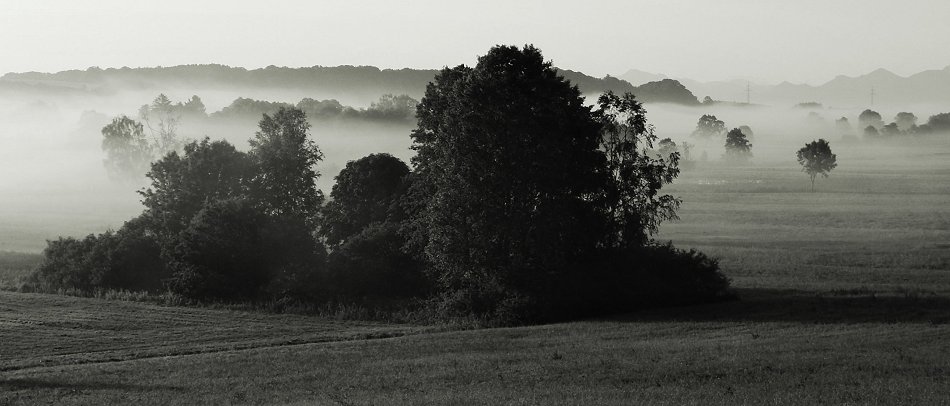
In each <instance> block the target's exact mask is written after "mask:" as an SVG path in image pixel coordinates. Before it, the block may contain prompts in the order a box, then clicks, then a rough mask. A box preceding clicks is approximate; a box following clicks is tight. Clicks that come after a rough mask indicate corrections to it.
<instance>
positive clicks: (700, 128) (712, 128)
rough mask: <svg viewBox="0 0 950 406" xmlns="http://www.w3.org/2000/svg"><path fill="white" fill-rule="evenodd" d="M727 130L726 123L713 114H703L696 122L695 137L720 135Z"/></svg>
mask: <svg viewBox="0 0 950 406" xmlns="http://www.w3.org/2000/svg"><path fill="white" fill-rule="evenodd" d="M725 131H726V123H724V122H723V121H722V120H719V119H717V118H716V116H714V115H711V114H703V116H702V117H700V118H699V121H697V122H696V129H695V130H693V136H694V137H700V138H704V139H709V138H711V137H718V136H720V135H722V133H724V132H725Z"/></svg>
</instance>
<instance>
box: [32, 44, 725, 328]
mask: <svg viewBox="0 0 950 406" xmlns="http://www.w3.org/2000/svg"><path fill="white" fill-rule="evenodd" d="M410 105H415V102H414V101H413V100H410V99H400V98H397V97H394V98H391V99H390V100H388V101H385V103H384V102H381V103H380V105H379V106H375V107H374V108H376V109H377V110H379V111H402V110H404V109H405V108H408V107H409V106H410ZM400 114H401V113H400ZM416 115H417V118H418V126H417V128H416V129H415V130H414V131H413V132H412V134H411V137H412V141H413V149H414V150H415V151H416V156H415V157H414V158H413V160H412V167H411V168H410V167H409V166H407V165H406V164H405V163H404V162H402V161H400V160H399V159H397V158H395V157H392V156H390V155H388V154H373V155H369V156H367V157H364V158H361V159H359V160H356V161H352V162H350V163H348V164H347V165H346V167H345V168H344V169H343V170H342V171H341V172H340V174H339V175H338V176H337V177H336V184H335V185H334V186H333V189H332V191H331V192H330V194H329V201H328V202H324V196H323V195H322V193H321V192H320V191H319V190H318V189H317V188H316V187H315V180H316V179H317V177H318V176H319V172H317V171H316V169H315V167H316V165H317V164H318V163H319V162H320V161H321V159H322V154H321V152H320V150H319V148H318V147H317V146H316V144H315V143H314V142H313V141H312V140H311V139H310V137H309V128H310V127H309V124H308V122H307V119H306V113H305V112H304V111H302V110H300V109H297V108H287V107H280V108H278V110H277V111H276V112H274V113H273V114H265V115H263V119H262V120H261V121H260V123H259V127H260V130H259V131H258V132H257V133H256V134H255V136H254V138H253V139H252V140H251V143H250V144H251V149H250V151H249V152H246V153H245V152H241V151H238V150H237V149H235V148H234V147H233V146H231V145H230V144H228V143H227V142H225V141H211V140H209V139H207V138H206V139H204V140H201V141H196V142H191V143H189V144H187V145H185V146H184V148H183V149H182V151H181V152H178V151H172V152H170V153H168V154H167V155H165V156H164V157H163V158H162V159H161V160H159V161H157V162H155V163H154V164H152V166H151V170H150V171H149V173H148V178H149V179H150V180H151V185H150V186H149V187H148V188H146V189H145V190H143V191H142V192H141V193H142V196H143V203H144V205H145V207H146V210H145V212H144V213H143V214H142V215H141V216H140V217H138V218H136V219H134V220H132V221H130V222H128V223H126V225H125V226H124V227H123V228H122V229H120V230H119V231H117V232H114V233H113V232H107V233H104V234H101V235H98V236H90V237H87V238H86V239H82V240H76V239H68V238H67V239H59V240H56V241H51V242H50V244H49V247H48V248H47V250H46V262H45V263H44V264H43V265H42V266H41V267H40V269H39V272H37V274H36V280H37V283H38V284H40V285H42V286H45V287H46V288H47V289H62V288H69V289H79V290H89V289H97V288H127V289H131V288H133V286H132V285H130V282H129V281H130V280H131V279H135V280H137V281H148V283H147V284H145V285H136V286H135V288H136V289H147V290H153V291H159V290H163V289H169V290H171V291H173V292H175V293H177V294H179V295H183V296H185V297H188V298H191V299H195V300H225V301H247V300H252V301H253V300H275V299H277V300H284V299H289V300H306V301H311V302H320V303H328V302H330V303H340V302H347V303H359V304H362V305H365V306H384V305H393V304H394V303H403V304H406V303H416V304H417V305H419V304H421V305H422V307H421V309H422V310H421V313H420V314H423V315H427V316H430V317H431V318H432V319H442V318H465V319H469V320H477V321H482V322H486V323H506V324H509V323H521V322H534V321H542V320H556V319H563V318H569V317H577V316H581V315H593V314H603V313H606V312H619V311H625V310H630V309H633V308H637V307H641V306H655V305H659V304H671V303H687V302H701V301H709V300H715V299H718V298H722V297H723V296H724V295H725V294H726V293H725V290H726V288H727V286H728V281H727V280H726V279H725V278H724V277H723V276H722V274H721V273H720V272H719V269H718V264H717V263H716V261H715V260H713V259H710V258H708V257H706V256H705V255H703V254H701V253H698V252H695V251H689V252H687V251H682V250H678V249H676V248H674V247H672V246H670V245H668V244H667V245H663V244H656V243H654V242H653V239H652V236H653V235H654V234H655V233H656V232H657V231H658V228H659V226H660V224H661V223H662V222H663V221H666V220H670V219H674V218H676V209H677V208H678V207H679V204H680V201H679V200H678V199H676V198H674V197H672V196H670V195H667V194H664V193H662V192H661V189H662V188H663V186H664V185H666V184H668V183H670V182H672V181H673V180H674V179H675V178H676V176H677V175H678V173H679V159H680V154H679V152H677V150H676V149H675V148H672V149H671V148H670V146H669V145H666V144H664V145H665V146H664V145H660V144H659V143H658V142H657V137H656V135H655V134H654V130H653V127H652V126H651V125H649V124H648V122H647V119H646V110H645V109H644V107H643V105H642V104H641V103H640V102H639V101H638V100H637V99H636V98H635V97H634V96H633V95H632V94H629V93H627V94H623V95H617V94H614V93H612V92H607V93H605V94H603V95H602V96H601V97H600V98H599V99H598V101H597V104H596V105H595V106H593V107H592V106H589V105H586V104H585V99H584V98H583V97H582V95H581V92H580V91H579V90H578V88H577V87H576V86H574V85H572V84H571V82H569V81H567V80H565V79H564V77H562V76H561V75H560V74H559V72H558V71H557V70H556V69H554V68H553V67H552V65H551V63H550V62H545V61H544V59H543V57H542V55H541V52H540V51H539V50H537V49H536V48H534V47H531V46H526V47H524V48H517V47H506V46H498V47H495V48H492V49H491V50H490V51H489V52H488V53H487V54H486V55H485V56H482V57H480V58H479V60H478V63H477V64H476V65H475V66H474V67H468V66H458V67H455V68H446V69H443V70H442V71H441V72H439V74H438V75H436V77H435V80H434V81H433V82H432V83H430V84H429V86H428V87H427V89H426V93H425V97H424V98H423V99H422V100H421V101H420V102H419V103H418V107H417V109H416ZM674 145H675V144H674ZM658 147H659V148H667V150H666V151H665V152H664V153H662V154H657V153H656V152H655V148H658ZM144 264H151V265H149V266H141V265H144ZM133 268H134V269H133ZM133 272H148V273H149V275H148V277H142V278H138V277H130V275H135V274H133Z"/></svg>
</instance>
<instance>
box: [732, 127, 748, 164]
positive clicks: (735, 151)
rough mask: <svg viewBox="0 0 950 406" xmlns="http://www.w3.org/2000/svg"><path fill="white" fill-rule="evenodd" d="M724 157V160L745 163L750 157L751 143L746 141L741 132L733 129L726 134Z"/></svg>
mask: <svg viewBox="0 0 950 406" xmlns="http://www.w3.org/2000/svg"><path fill="white" fill-rule="evenodd" d="M725 147H726V156H725V158H726V159H727V160H729V161H733V162H746V161H748V160H749V158H751V157H752V143H750V142H749V140H748V139H746V135H745V134H743V133H742V130H740V129H738V128H733V129H732V130H730V131H729V134H726V145H725Z"/></svg>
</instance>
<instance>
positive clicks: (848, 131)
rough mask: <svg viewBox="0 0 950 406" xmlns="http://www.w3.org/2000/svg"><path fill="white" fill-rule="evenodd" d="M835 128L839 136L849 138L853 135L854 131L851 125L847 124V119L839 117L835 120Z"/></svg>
mask: <svg viewBox="0 0 950 406" xmlns="http://www.w3.org/2000/svg"><path fill="white" fill-rule="evenodd" d="M835 128H836V129H837V130H838V134H839V135H841V136H851V135H854V134H853V132H854V129H853V128H851V123H850V122H848V118H847V117H841V118H839V119H837V120H835Z"/></svg>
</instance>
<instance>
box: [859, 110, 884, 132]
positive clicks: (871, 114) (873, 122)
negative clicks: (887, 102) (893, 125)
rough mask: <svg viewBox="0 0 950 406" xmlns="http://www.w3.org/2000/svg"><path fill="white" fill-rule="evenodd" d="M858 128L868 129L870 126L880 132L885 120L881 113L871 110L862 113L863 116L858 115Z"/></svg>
mask: <svg viewBox="0 0 950 406" xmlns="http://www.w3.org/2000/svg"><path fill="white" fill-rule="evenodd" d="M858 126H859V128H866V127H868V126H872V127H874V128H875V129H877V130H880V129H881V127H884V120H883V119H881V114H880V113H878V112H876V111H874V110H871V109H867V110H864V111H862V112H861V114H860V115H858Z"/></svg>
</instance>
